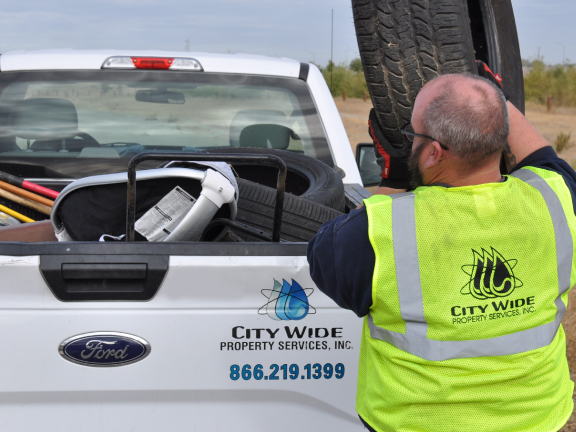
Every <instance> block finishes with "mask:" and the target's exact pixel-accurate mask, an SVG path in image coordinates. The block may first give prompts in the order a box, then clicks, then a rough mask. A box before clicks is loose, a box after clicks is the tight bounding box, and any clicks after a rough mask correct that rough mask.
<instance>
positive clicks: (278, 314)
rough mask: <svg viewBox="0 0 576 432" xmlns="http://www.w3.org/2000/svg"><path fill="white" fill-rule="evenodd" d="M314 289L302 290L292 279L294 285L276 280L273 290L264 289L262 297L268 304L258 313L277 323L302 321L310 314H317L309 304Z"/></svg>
mask: <svg viewBox="0 0 576 432" xmlns="http://www.w3.org/2000/svg"><path fill="white" fill-rule="evenodd" d="M313 292H314V288H302V287H301V286H300V285H299V284H298V282H296V281H295V280H294V279H292V285H290V284H289V283H288V282H286V280H284V279H282V283H280V282H278V281H277V280H276V279H274V287H273V288H272V289H263V290H262V295H263V296H264V297H266V298H267V299H268V302H267V303H266V304H265V305H264V306H262V307H261V308H260V309H259V310H258V313H259V314H260V315H268V316H269V317H270V318H272V319H273V320H275V321H289V320H295V321H297V320H301V319H303V318H304V317H306V315H308V314H315V313H316V309H314V308H313V307H312V306H310V303H308V297H310V296H311V295H312V293H313Z"/></svg>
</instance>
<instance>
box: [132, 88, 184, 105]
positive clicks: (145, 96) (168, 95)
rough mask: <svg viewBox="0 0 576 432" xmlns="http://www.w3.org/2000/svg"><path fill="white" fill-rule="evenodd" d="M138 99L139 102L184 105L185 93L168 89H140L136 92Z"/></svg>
mask: <svg viewBox="0 0 576 432" xmlns="http://www.w3.org/2000/svg"><path fill="white" fill-rule="evenodd" d="M136 100H137V101H138V102H150V103H161V104H178V105H182V104H183V103H184V102H185V99H184V94H183V93H178V92H171V91H168V90H138V91H137V92H136Z"/></svg>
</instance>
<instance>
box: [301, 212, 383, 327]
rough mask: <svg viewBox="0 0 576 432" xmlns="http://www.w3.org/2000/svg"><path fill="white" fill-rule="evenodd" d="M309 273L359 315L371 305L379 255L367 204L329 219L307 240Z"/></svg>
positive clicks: (330, 295) (320, 285) (343, 304)
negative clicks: (375, 252) (373, 243)
mask: <svg viewBox="0 0 576 432" xmlns="http://www.w3.org/2000/svg"><path fill="white" fill-rule="evenodd" d="M308 263H309V264H310V276H311V277H312V280H313V281H314V283H315V284H316V286H318V288H319V289H320V291H322V292H323V293H324V294H326V295H327V296H328V297H330V298H331V299H332V300H334V301H335V302H336V303H337V304H338V306H340V307H343V308H345V309H350V310H352V311H353V312H354V313H355V314H356V315H358V316H359V317H363V316H365V315H367V314H368V310H369V309H370V306H372V277H373V274H374V267H375V265H376V255H375V254H374V249H373V248H372V244H371V243H370V238H369V237H368V214H367V212H366V207H362V208H361V209H358V210H352V211H351V212H350V214H347V215H342V216H339V217H337V218H336V219H334V220H331V221H329V222H326V223H325V224H324V225H322V227H321V228H320V230H319V231H318V234H316V236H315V237H314V238H313V239H312V240H310V243H308Z"/></svg>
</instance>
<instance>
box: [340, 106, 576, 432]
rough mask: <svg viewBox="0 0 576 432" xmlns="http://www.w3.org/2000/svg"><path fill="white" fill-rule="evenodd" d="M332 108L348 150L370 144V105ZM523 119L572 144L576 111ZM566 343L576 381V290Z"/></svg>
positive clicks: (568, 430)
mask: <svg viewBox="0 0 576 432" xmlns="http://www.w3.org/2000/svg"><path fill="white" fill-rule="evenodd" d="M335 101H336V106H337V107H338V110H339V111H340V116H341V117H342V121H343V122H344V127H345V128H346V133H347V134H348V138H349V139H350V143H351V144H352V149H353V150H355V149H356V144H358V143H361V142H372V139H371V138H370V135H368V126H367V121H368V113H369V112H370V108H372V104H371V103H370V101H369V100H368V101H367V102H364V101H363V100H362V99H350V98H348V99H347V100H346V101H343V100H342V98H336V99H335ZM526 117H527V118H528V120H529V121H530V122H531V123H532V124H533V125H534V126H535V127H536V129H538V131H539V132H540V133H541V134H542V135H543V136H544V137H545V138H546V139H547V140H548V142H549V143H551V144H554V141H555V139H556V136H557V135H558V134H559V133H561V132H563V133H565V134H567V133H570V132H572V131H573V132H574V135H573V136H572V138H571V142H572V143H575V142H576V108H553V109H552V112H551V113H547V112H546V107H544V106H540V105H536V104H533V103H528V104H527V106H526ZM560 156H561V157H562V158H563V159H565V160H566V161H568V162H569V163H570V164H571V165H572V166H575V165H576V146H573V147H572V148H569V149H566V150H564V152H562V153H560ZM562 324H563V326H564V330H565V332H566V339H567V350H566V351H567V356H568V363H569V365H570V375H571V376H572V380H573V381H576V290H573V291H572V292H571V293H570V302H569V307H568V312H567V314H566V316H565V317H564V320H563V321H562ZM562 432H576V415H574V414H573V415H572V417H571V418H570V420H569V421H568V423H567V424H566V426H564V427H563V428H562Z"/></svg>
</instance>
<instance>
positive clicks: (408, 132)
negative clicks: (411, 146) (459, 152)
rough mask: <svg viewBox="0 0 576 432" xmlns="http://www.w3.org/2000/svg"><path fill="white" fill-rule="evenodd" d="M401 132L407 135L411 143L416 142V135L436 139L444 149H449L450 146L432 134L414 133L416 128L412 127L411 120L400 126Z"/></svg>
mask: <svg viewBox="0 0 576 432" xmlns="http://www.w3.org/2000/svg"><path fill="white" fill-rule="evenodd" d="M400 133H401V134H402V135H404V136H405V137H406V139H407V140H408V141H410V142H411V143H413V142H414V137H421V138H427V139H430V140H432V141H436V142H437V143H438V144H440V147H442V148H443V149H444V150H448V146H445V145H444V144H442V143H441V142H440V141H438V140H437V139H436V138H432V137H431V136H428V135H421V134H417V133H414V129H412V125H411V124H410V123H409V122H408V123H406V124H405V125H404V126H402V127H401V128H400Z"/></svg>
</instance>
